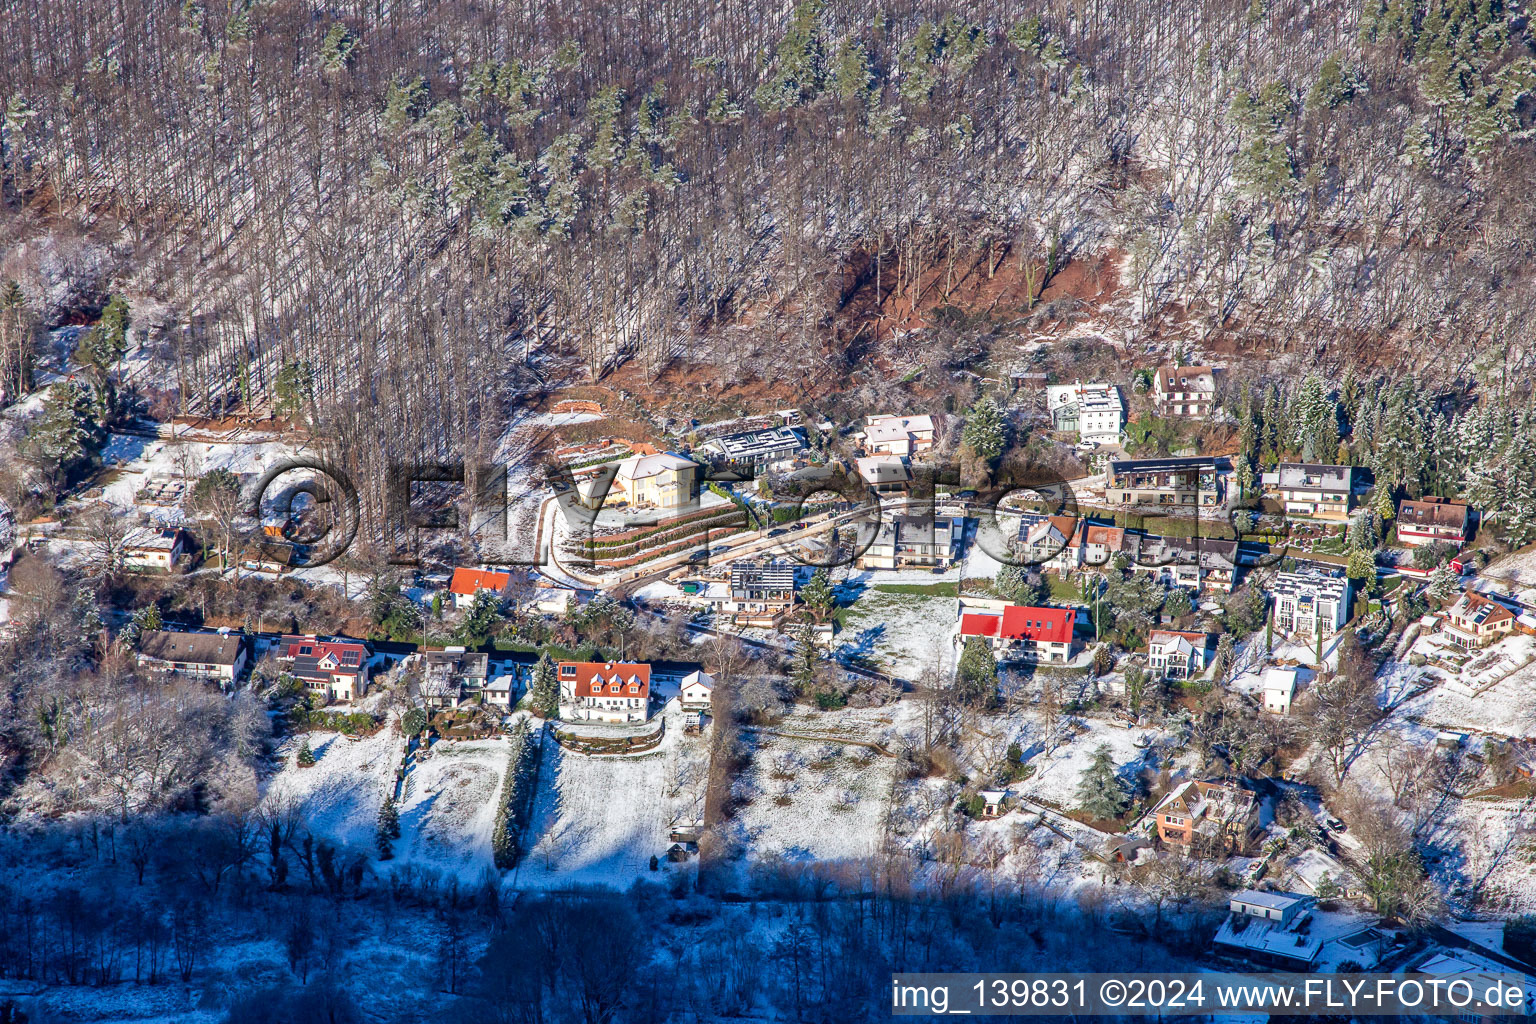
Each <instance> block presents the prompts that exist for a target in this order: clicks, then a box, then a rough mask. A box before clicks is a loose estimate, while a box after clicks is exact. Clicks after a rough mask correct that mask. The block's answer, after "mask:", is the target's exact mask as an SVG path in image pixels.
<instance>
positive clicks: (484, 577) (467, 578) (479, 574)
mask: <svg viewBox="0 0 1536 1024" xmlns="http://www.w3.org/2000/svg"><path fill="white" fill-rule="evenodd" d="M511 580H512V574H511V573H509V572H495V571H493V570H491V569H464V568H459V569H455V570H453V578H452V579H451V580H449V581H448V593H450V594H452V595H453V606H454V607H455V608H458V609H461V610H462V609H465V608H468V607H469V606H470V605H472V604H474V603H475V595H476V594H478V593H480V591H482V590H488V591H490V592H491V593H493V594H499V593H501V592H502V591H503V590H505V589H506V588H507V584H508V583H510V582H511Z"/></svg>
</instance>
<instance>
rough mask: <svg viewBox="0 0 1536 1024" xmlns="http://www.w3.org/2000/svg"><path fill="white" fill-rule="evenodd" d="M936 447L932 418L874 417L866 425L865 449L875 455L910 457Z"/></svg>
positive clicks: (866, 421) (869, 418) (868, 419)
mask: <svg viewBox="0 0 1536 1024" xmlns="http://www.w3.org/2000/svg"><path fill="white" fill-rule="evenodd" d="M932 447H933V417H932V416H870V417H868V418H867V419H866V420H865V422H864V448H865V450H866V451H869V452H871V453H883V454H885V455H897V456H902V457H906V456H911V455H916V454H917V453H919V452H924V451H927V450H928V449H929V448H932Z"/></svg>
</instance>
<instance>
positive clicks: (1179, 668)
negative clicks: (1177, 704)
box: [1147, 629, 1216, 679]
mask: <svg viewBox="0 0 1536 1024" xmlns="http://www.w3.org/2000/svg"><path fill="white" fill-rule="evenodd" d="M1214 641H1215V637H1214V636H1213V635H1212V634H1210V633H1199V632H1183V631H1180V630H1173V629H1154V630H1153V631H1152V633H1151V636H1149V637H1148V640H1147V667H1148V668H1150V669H1151V670H1152V673H1153V675H1155V676H1157V677H1158V678H1159V679H1194V678H1195V677H1196V676H1198V675H1200V674H1201V673H1202V672H1204V671H1205V670H1206V669H1207V668H1209V667H1210V665H1211V662H1212V661H1213V660H1215V657H1216V649H1215V643H1214Z"/></svg>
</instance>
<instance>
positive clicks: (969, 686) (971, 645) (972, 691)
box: [955, 636, 997, 707]
mask: <svg viewBox="0 0 1536 1024" xmlns="http://www.w3.org/2000/svg"><path fill="white" fill-rule="evenodd" d="M955 684H956V690H957V691H958V694H957V695H958V696H959V698H960V700H961V701H963V702H964V703H966V704H969V705H972V706H973V707H986V706H988V705H990V704H991V703H992V702H993V701H994V700H995V699H996V698H997V660H996V659H995V658H993V657H992V648H990V647H989V646H987V642H986V641H985V640H984V639H982V638H981V637H979V636H972V637H967V638H966V641H965V646H964V647H963V648H962V649H961V651H960V664H959V666H958V667H957V668H956V672H955Z"/></svg>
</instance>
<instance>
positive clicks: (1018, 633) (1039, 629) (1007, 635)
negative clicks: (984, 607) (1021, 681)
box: [957, 604, 1077, 664]
mask: <svg viewBox="0 0 1536 1024" xmlns="http://www.w3.org/2000/svg"><path fill="white" fill-rule="evenodd" d="M1076 620H1077V612H1076V610H1074V609H1072V608H1036V607H1032V606H1030V605H1022V604H1010V605H1004V606H1003V607H1002V608H1001V609H1000V610H999V611H996V612H993V611H965V610H963V609H962V611H961V613H960V634H959V637H958V638H957V642H959V643H962V644H963V643H965V642H966V641H967V640H969V639H970V638H971V637H980V638H982V639H983V640H985V641H987V643H988V645H989V646H990V647H991V648H992V650H993V652H994V653H995V654H997V656H998V657H999V658H1000V659H1003V660H1014V661H1031V662H1039V663H1042V664H1065V663H1066V662H1068V661H1070V660H1072V653H1073V648H1074V644H1075V640H1074V639H1073V636H1072V626H1073V624H1074V623H1075V622H1076Z"/></svg>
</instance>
